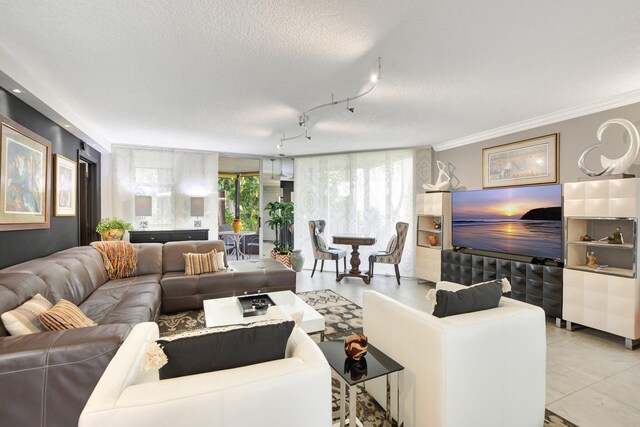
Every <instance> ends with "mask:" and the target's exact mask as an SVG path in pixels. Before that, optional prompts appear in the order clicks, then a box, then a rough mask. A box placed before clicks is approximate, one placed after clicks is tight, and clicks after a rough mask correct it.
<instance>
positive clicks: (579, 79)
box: [0, 0, 640, 155]
mask: <svg viewBox="0 0 640 427" xmlns="http://www.w3.org/2000/svg"><path fill="white" fill-rule="evenodd" d="M0 10H1V13H0V49H1V51H0V69H1V70H2V71H4V72H5V73H7V74H8V75H9V76H10V77H11V78H12V79H14V80H15V81H16V82H18V83H19V84H22V85H23V86H24V88H25V89H26V90H27V91H29V92H31V95H33V96H34V97H36V98H37V97H40V98H41V99H42V100H45V98H46V100H45V101H46V102H47V103H48V105H49V106H50V107H52V108H53V109H55V110H56V111H58V112H59V113H60V114H63V113H62V111H60V110H64V111H66V112H70V113H71V112H72V113H73V117H76V118H78V119H77V120H76V121H74V120H73V117H68V116H69V114H67V115H66V116H65V118H66V119H67V120H69V121H71V122H72V124H73V125H74V126H77V127H78V128H80V129H79V130H80V131H82V132H85V133H86V134H88V135H89V136H91V137H92V139H94V140H95V141H99V142H100V143H102V145H108V144H109V143H110V144H132V145H141V146H166V147H175V148H188V149H205V150H214V151H220V152H228V153H244V154H251V155H273V154H274V153H277V152H278V151H277V149H276V145H277V144H278V142H279V139H280V137H281V136H282V134H283V133H285V135H286V136H287V137H289V136H293V135H296V134H298V133H300V128H299V127H298V126H297V122H298V115H299V114H300V113H301V112H302V111H304V110H306V109H308V108H310V107H313V106H315V105H318V104H322V103H325V102H328V101H330V99H331V94H332V93H333V94H335V96H336V98H344V97H347V96H353V95H355V94H356V93H358V92H359V91H361V90H363V89H365V88H367V87H368V85H369V77H370V75H371V72H372V71H374V70H375V68H376V61H377V60H376V58H377V57H379V56H380V57H382V77H383V79H382V81H380V83H379V84H378V86H377V87H376V89H375V90H374V91H373V92H372V93H371V94H370V95H368V96H366V97H363V98H361V99H359V100H357V101H354V102H353V103H352V106H353V107H355V113H353V114H352V113H350V112H348V111H347V110H346V109H345V108H344V105H341V106H336V107H331V108H326V109H323V110H319V111H317V112H315V113H312V114H311V122H310V127H309V132H310V134H311V136H312V140H311V141H310V142H309V141H307V140H306V139H304V138H300V139H297V140H294V141H287V142H285V144H284V148H283V150H282V152H283V153H285V154H287V155H300V154H311V153H325V152H339V151H352V150H365V149H380V148H389V147H409V146H425V145H434V146H438V145H439V144H443V143H447V142H451V141H454V142H455V141H472V140H473V139H474V135H477V134H481V133H483V135H490V134H491V132H490V131H492V130H495V129H500V128H503V129H507V128H508V127H509V125H513V124H514V123H515V124H518V123H521V122H526V121H529V122H531V123H533V122H536V123H537V122H540V120H537V121H536V120H533V121H532V119H539V118H540V117H542V116H550V117H561V116H562V115H558V112H563V111H569V110H571V109H576V108H578V107H580V108H581V111H589V106H593V105H604V104H606V103H607V102H609V101H610V100H611V99H623V100H624V101H623V102H627V103H629V102H631V101H629V99H632V98H633V97H634V96H635V97H636V98H637V99H636V100H638V101H640V95H638V94H639V93H640V92H639V90H640V25H638V16H639V13H640V3H639V2H638V1H635V0H634V1H616V2H603V1H597V0H592V1H587V0H566V1H561V2H559V1H557V0H542V1H537V2H532V1H524V0H520V1H509V2H505V1H497V0H496V1H482V2H454V1H432V0H428V1H425V0H416V1H409V0H405V1H400V2H390V1H381V0H369V1H344V0H342V1H337V0H325V1H322V2H312V1H303V0H297V1H284V0H270V1H269V0H262V1H260V0H256V1H219V0H218V1H211V0H201V1H175V0H172V1H168V0H146V1H140V0H136V1H133V0H100V1H86V0H65V1H52V0H49V1H43V0H22V1H19V2H17V1H14V0H0ZM39 88H46V89H47V94H46V97H45V94H43V95H42V96H40V94H39V93H38V90H42V89H39ZM603 103H604V104H603ZM63 115H64V114H63ZM554 115H555V116H554ZM508 129H515V128H514V127H513V126H512V127H511V128H508ZM445 145H446V144H445ZM440 146H444V145H440Z"/></svg>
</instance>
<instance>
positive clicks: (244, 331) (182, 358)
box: [153, 319, 294, 379]
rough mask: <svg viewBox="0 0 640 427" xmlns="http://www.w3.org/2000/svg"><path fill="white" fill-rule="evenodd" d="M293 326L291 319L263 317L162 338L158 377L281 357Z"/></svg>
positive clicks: (182, 374) (212, 369)
mask: <svg viewBox="0 0 640 427" xmlns="http://www.w3.org/2000/svg"><path fill="white" fill-rule="evenodd" d="M293 327H294V322H293V321H291V320H281V319H276V320H263V321H259V322H254V323H250V324H248V325H232V326H225V327H220V328H208V329H200V330H197V331H189V332H185V333H182V334H177V335H174V336H171V337H166V338H161V339H159V340H157V341H156V342H157V343H158V344H160V347H161V348H162V350H163V352H164V354H165V355H166V356H167V360H168V362H167V364H166V365H164V366H163V367H161V368H160V379H167V378H176V377H181V376H185V375H195V374H200V373H203V372H211V371H219V370H223V369H231V368H237V367H240V366H247V365H253V364H255V363H262V362H268V361H270V360H276V359H282V358H284V356H285V350H286V348H287V342H288V340H289V336H290V335H291V332H292V331H293ZM153 359H155V360H157V359H158V357H157V356H154V357H153Z"/></svg>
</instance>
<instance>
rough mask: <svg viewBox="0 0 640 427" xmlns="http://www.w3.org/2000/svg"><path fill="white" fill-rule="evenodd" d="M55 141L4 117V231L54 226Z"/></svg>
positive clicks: (0, 133)
mask: <svg viewBox="0 0 640 427" xmlns="http://www.w3.org/2000/svg"><path fill="white" fill-rule="evenodd" d="M50 192H51V143H50V142H49V141H47V140H46V139H45V138H43V137H41V136H40V135H38V134H36V133H34V132H32V131H30V130H29V129H27V128H25V127H24V126H21V125H20V124H18V123H16V122H14V121H13V120H11V119H9V118H7V117H4V116H0V231H9V230H29V229H38V228H49V227H50V216H51V206H50Z"/></svg>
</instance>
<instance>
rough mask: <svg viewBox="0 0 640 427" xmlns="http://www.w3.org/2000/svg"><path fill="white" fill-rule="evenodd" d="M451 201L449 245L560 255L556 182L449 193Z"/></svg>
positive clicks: (560, 231)
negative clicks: (451, 214)
mask: <svg viewBox="0 0 640 427" xmlns="http://www.w3.org/2000/svg"><path fill="white" fill-rule="evenodd" d="M452 200H453V202H452V203H453V204H452V208H453V230H452V231H453V235H452V238H453V245H454V246H458V247H463V248H471V249H484V250H489V251H496V252H505V253H511V254H519V255H531V256H536V257H543V258H552V259H560V258H561V256H562V207H561V206H562V189H561V186H560V185H544V186H533V187H514V188H502V189H495V190H481V191H464V192H454V193H453V195H452Z"/></svg>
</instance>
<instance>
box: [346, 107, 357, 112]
mask: <svg viewBox="0 0 640 427" xmlns="http://www.w3.org/2000/svg"><path fill="white" fill-rule="evenodd" d="M347 110H349V111H351V112H352V113H353V111H354V110H355V108H353V107H349V108H347Z"/></svg>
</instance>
